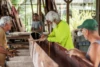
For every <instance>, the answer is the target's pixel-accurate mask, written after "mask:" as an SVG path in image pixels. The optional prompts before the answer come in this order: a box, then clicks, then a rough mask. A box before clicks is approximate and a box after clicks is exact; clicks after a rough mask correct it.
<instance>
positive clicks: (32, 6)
mask: <svg viewBox="0 0 100 67" xmlns="http://www.w3.org/2000/svg"><path fill="white" fill-rule="evenodd" d="M30 3H31V9H32V15H33V13H34V12H33V4H32V0H30Z"/></svg>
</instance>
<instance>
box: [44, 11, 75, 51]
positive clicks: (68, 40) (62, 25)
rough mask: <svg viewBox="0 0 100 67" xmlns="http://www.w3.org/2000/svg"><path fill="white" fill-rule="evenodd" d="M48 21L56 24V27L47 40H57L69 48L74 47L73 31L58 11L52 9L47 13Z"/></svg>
mask: <svg viewBox="0 0 100 67" xmlns="http://www.w3.org/2000/svg"><path fill="white" fill-rule="evenodd" d="M46 21H47V23H49V24H53V23H54V24H56V27H55V28H54V29H53V31H52V32H51V33H50V34H49V35H48V38H47V40H48V41H50V42H57V43H59V44H60V45H61V46H62V47H64V48H66V49H67V50H70V49H73V48H74V45H73V42H72V37H71V32H70V28H69V26H68V24H67V23H66V22H65V21H62V20H61V19H60V16H59V15H58V13H56V12H54V11H50V12H48V13H47V15H46Z"/></svg>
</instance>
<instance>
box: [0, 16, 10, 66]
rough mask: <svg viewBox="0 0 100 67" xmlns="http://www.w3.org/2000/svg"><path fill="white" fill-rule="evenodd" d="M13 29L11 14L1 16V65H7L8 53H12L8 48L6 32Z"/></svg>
mask: <svg viewBox="0 0 100 67" xmlns="http://www.w3.org/2000/svg"><path fill="white" fill-rule="evenodd" d="M10 29H11V18H10V17H9V16H4V17H1V19H0V66H1V67H5V66H4V65H5V59H6V55H11V54H10V53H9V51H8V50H7V49H8V48H9V47H8V45H7V39H6V32H7V31H9V30H10Z"/></svg>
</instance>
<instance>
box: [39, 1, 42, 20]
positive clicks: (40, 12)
mask: <svg viewBox="0 0 100 67" xmlns="http://www.w3.org/2000/svg"><path fill="white" fill-rule="evenodd" d="M41 12H42V11H41V0H39V18H40V20H42V17H41V16H42V14H41Z"/></svg>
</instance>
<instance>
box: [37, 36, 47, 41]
mask: <svg viewBox="0 0 100 67" xmlns="http://www.w3.org/2000/svg"><path fill="white" fill-rule="evenodd" d="M39 40H40V41H45V40H47V37H41V38H40V39H39Z"/></svg>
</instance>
